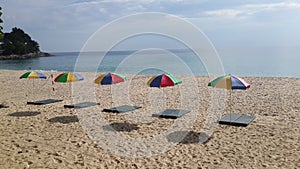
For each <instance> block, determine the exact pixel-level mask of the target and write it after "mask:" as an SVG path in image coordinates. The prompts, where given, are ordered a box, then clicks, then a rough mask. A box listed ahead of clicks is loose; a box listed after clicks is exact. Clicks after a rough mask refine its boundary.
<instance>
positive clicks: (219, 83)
mask: <svg viewBox="0 0 300 169" xmlns="http://www.w3.org/2000/svg"><path fill="white" fill-rule="evenodd" d="M208 86H211V87H215V88H221V89H227V90H230V98H229V100H230V105H229V111H230V122H231V91H232V90H246V89H248V88H250V84H248V83H247V82H245V80H243V79H241V78H239V77H237V76H232V75H225V76H220V77H218V78H216V79H215V80H213V81H211V82H209V83H208Z"/></svg>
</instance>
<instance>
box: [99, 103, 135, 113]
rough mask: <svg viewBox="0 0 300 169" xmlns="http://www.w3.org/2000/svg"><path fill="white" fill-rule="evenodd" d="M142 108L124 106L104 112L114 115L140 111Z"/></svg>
mask: <svg viewBox="0 0 300 169" xmlns="http://www.w3.org/2000/svg"><path fill="white" fill-rule="evenodd" d="M139 108H141V107H139V106H128V105H123V106H119V107H113V108H111V109H103V111H104V112H112V113H125V112H129V111H133V110H135V109H139Z"/></svg>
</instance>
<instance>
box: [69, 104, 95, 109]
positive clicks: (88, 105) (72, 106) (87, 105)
mask: <svg viewBox="0 0 300 169" xmlns="http://www.w3.org/2000/svg"><path fill="white" fill-rule="evenodd" d="M96 105H100V103H95V102H82V103H77V104H70V105H64V108H75V109H78V108H85V107H90V106H96Z"/></svg>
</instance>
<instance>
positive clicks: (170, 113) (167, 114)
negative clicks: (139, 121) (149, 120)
mask: <svg viewBox="0 0 300 169" xmlns="http://www.w3.org/2000/svg"><path fill="white" fill-rule="evenodd" d="M189 112H191V111H190V110H180V109H166V110H164V111H163V112H160V113H157V114H152V117H161V118H171V119H177V118H179V117H181V116H183V115H185V114H187V113H189Z"/></svg>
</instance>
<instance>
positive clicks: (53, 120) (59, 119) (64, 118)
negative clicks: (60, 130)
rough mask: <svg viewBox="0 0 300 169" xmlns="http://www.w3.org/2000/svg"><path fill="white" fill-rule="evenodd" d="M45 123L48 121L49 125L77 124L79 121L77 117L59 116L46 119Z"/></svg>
mask: <svg viewBox="0 0 300 169" xmlns="http://www.w3.org/2000/svg"><path fill="white" fill-rule="evenodd" d="M47 121H49V122H50V123H62V124H68V123H75V122H79V119H78V118H77V116H59V117H53V118H51V119H48V120H47Z"/></svg>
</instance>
